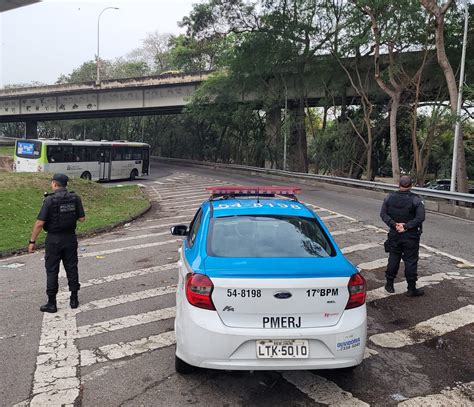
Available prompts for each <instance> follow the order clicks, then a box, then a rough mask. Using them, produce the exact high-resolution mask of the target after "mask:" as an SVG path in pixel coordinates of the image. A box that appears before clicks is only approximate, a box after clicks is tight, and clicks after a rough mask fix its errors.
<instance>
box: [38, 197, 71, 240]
mask: <svg viewBox="0 0 474 407" xmlns="http://www.w3.org/2000/svg"><path fill="white" fill-rule="evenodd" d="M52 197H53V203H52V205H51V213H50V216H49V217H48V222H46V224H45V226H46V227H47V228H46V229H45V230H46V231H48V232H49V233H74V231H75V230H76V221H77V195H76V194H75V193H73V192H67V191H66V192H65V193H64V195H60V196H58V195H57V194H54V195H53V196H52Z"/></svg>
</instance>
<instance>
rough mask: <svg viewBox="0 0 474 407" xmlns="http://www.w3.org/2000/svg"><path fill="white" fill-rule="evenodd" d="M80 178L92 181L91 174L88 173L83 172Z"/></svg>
mask: <svg viewBox="0 0 474 407" xmlns="http://www.w3.org/2000/svg"><path fill="white" fill-rule="evenodd" d="M81 178H82V179H86V180H88V181H90V180H91V179H92V177H91V173H90V172H89V171H85V172H83V173H82V174H81Z"/></svg>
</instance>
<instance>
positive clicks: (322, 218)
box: [320, 214, 344, 220]
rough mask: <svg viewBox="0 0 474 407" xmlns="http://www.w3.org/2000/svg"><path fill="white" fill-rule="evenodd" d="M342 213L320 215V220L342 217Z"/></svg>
mask: <svg viewBox="0 0 474 407" xmlns="http://www.w3.org/2000/svg"><path fill="white" fill-rule="evenodd" d="M343 217H344V215H341V214H337V215H328V216H320V219H321V220H330V219H337V218H343Z"/></svg>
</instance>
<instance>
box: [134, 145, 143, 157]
mask: <svg viewBox="0 0 474 407" xmlns="http://www.w3.org/2000/svg"><path fill="white" fill-rule="evenodd" d="M142 153H143V150H142V147H132V160H141V159H142V158H143V156H142Z"/></svg>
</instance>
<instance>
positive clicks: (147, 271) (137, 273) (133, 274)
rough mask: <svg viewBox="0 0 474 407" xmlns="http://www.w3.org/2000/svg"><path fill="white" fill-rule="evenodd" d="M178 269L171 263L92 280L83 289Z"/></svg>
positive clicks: (83, 285) (84, 284) (82, 284)
mask: <svg viewBox="0 0 474 407" xmlns="http://www.w3.org/2000/svg"><path fill="white" fill-rule="evenodd" d="M177 267H178V265H177V264H176V263H169V264H164V265H162V266H153V267H147V268H143V269H137V270H132V271H126V272H124V273H120V274H112V275H110V276H105V277H102V278H93V279H91V280H87V281H86V282H84V283H81V288H86V287H91V286H94V285H99V284H104V283H112V282H114V281H119V280H125V279H127V278H133V277H140V276H146V275H148V274H153V273H158V272H160V271H167V270H173V269H176V268H177ZM66 294H67V295H69V292H66Z"/></svg>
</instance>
